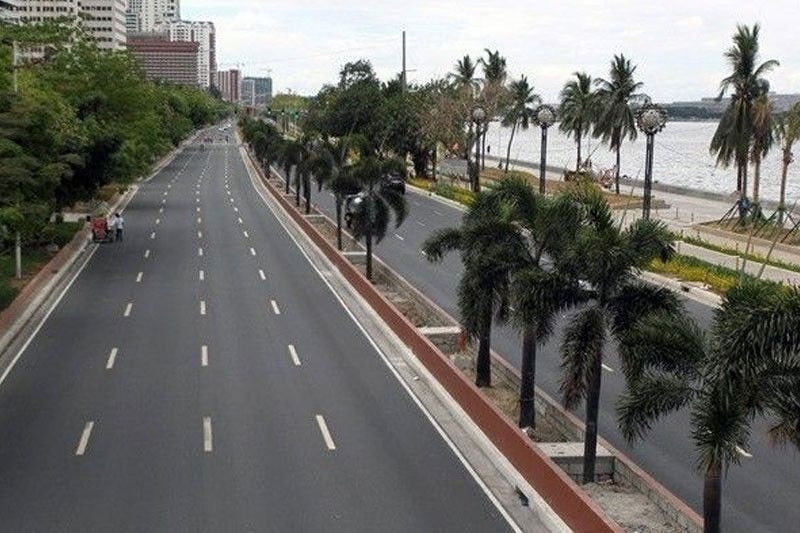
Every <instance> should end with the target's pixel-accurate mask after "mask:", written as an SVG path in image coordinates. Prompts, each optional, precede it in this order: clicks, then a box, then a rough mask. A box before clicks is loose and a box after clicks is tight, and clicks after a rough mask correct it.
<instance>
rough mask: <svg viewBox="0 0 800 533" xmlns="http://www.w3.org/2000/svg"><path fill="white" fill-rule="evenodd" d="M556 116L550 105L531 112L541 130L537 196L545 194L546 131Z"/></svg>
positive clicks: (541, 106)
mask: <svg viewBox="0 0 800 533" xmlns="http://www.w3.org/2000/svg"><path fill="white" fill-rule="evenodd" d="M556 118H558V114H557V112H556V110H555V108H554V107H553V106H551V105H547V104H544V105H540V106H539V107H537V108H536V110H535V111H534V112H533V121H534V122H535V123H536V124H537V125H538V126H539V127H540V128H542V150H541V158H540V160H539V194H544V192H545V183H546V182H545V173H546V171H547V129H548V128H549V127H550V126H552V125H553V124H555V122H556Z"/></svg>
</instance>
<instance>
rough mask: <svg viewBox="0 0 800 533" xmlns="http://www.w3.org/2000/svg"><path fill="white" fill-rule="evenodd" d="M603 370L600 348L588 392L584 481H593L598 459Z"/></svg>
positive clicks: (593, 365)
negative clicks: (598, 421) (598, 429)
mask: <svg viewBox="0 0 800 533" xmlns="http://www.w3.org/2000/svg"><path fill="white" fill-rule="evenodd" d="M602 372H603V354H602V351H600V350H598V352H597V354H596V355H595V357H594V361H592V369H591V375H590V376H589V390H588V391H587V394H586V435H585V436H584V441H583V483H584V484H586V483H592V482H593V481H594V478H595V474H594V471H595V463H596V461H597V415H598V412H599V408H600V381H601V377H602Z"/></svg>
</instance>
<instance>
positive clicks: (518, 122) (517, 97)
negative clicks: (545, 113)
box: [502, 75, 542, 173]
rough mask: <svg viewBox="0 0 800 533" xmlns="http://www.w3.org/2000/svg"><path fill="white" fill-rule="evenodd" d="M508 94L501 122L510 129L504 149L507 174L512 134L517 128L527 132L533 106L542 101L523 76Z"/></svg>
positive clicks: (516, 81)
mask: <svg viewBox="0 0 800 533" xmlns="http://www.w3.org/2000/svg"><path fill="white" fill-rule="evenodd" d="M509 92H510V96H509V98H510V104H509V106H508V109H507V110H506V112H505V114H504V115H503V120H502V124H503V126H505V127H507V128H508V127H511V135H510V136H509V138H508V147H507V148H506V169H505V172H506V173H508V166H509V163H510V162H511V144H512V143H513V142H514V134H515V133H516V131H517V128H522V129H523V130H527V129H528V128H529V127H530V124H531V122H532V121H533V115H534V112H535V110H536V109H535V107H534V106H536V105H537V104H540V103H541V101H542V99H541V98H540V97H539V95H538V94H536V93H534V92H533V86H532V85H530V84H529V83H528V78H526V77H525V76H524V75H523V76H520V79H519V80H515V81H512V82H511V84H510V85H509Z"/></svg>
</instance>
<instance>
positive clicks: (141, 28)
mask: <svg viewBox="0 0 800 533" xmlns="http://www.w3.org/2000/svg"><path fill="white" fill-rule="evenodd" d="M180 18H181V6H180V0H128V12H127V14H126V16H125V24H126V26H127V28H128V33H139V32H145V33H149V32H153V31H163V30H164V29H165V26H166V25H167V24H169V23H170V22H172V21H174V20H179V19H180Z"/></svg>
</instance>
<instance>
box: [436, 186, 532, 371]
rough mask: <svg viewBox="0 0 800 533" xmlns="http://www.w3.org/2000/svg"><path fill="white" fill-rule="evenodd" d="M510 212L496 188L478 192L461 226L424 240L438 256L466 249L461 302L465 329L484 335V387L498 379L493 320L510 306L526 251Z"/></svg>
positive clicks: (480, 349) (480, 342)
mask: <svg viewBox="0 0 800 533" xmlns="http://www.w3.org/2000/svg"><path fill="white" fill-rule="evenodd" d="M508 214H509V213H508V210H505V211H503V210H501V209H498V205H497V201H496V199H495V198H493V197H491V196H490V193H487V192H483V193H478V194H477V195H476V197H475V202H474V203H473V204H472V205H471V206H470V208H469V209H468V211H467V213H466V214H465V215H464V218H463V220H462V223H461V227H459V228H446V229H441V230H438V231H436V232H435V233H433V234H432V235H431V236H430V237H428V239H427V240H426V241H425V242H424V243H423V245H422V251H423V252H424V254H425V257H427V259H428V260H429V261H432V262H438V261H441V260H442V258H443V257H444V255H445V254H447V253H449V252H451V251H454V250H458V251H459V252H461V262H462V263H463V265H464V273H463V274H462V276H461V279H460V280H459V284H458V308H459V312H460V314H461V320H462V322H463V323H464V329H465V330H466V332H467V333H468V334H469V335H470V336H471V337H473V338H475V337H477V339H478V355H477V360H476V365H475V385H477V386H478V387H491V385H492V357H491V337H492V321H493V318H494V316H495V315H499V316H505V315H506V314H507V312H508V305H509V287H510V283H511V273H512V272H513V271H514V270H515V269H516V265H518V264H520V262H521V261H522V259H523V257H524V254H525V251H526V250H525V248H526V247H525V243H524V242H523V237H522V236H521V233H520V231H519V228H518V227H517V225H516V223H515V222H514V220H513V218H511V217H509V216H508Z"/></svg>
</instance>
